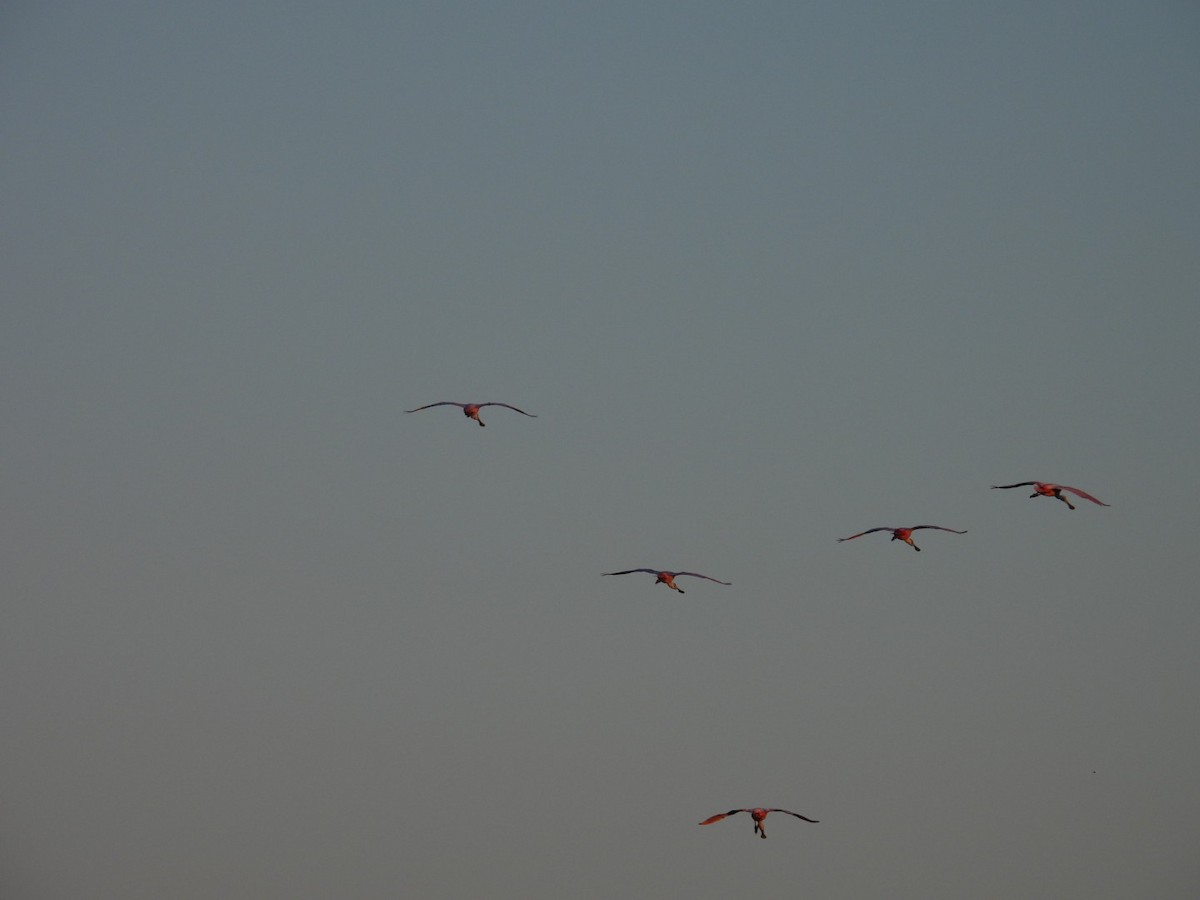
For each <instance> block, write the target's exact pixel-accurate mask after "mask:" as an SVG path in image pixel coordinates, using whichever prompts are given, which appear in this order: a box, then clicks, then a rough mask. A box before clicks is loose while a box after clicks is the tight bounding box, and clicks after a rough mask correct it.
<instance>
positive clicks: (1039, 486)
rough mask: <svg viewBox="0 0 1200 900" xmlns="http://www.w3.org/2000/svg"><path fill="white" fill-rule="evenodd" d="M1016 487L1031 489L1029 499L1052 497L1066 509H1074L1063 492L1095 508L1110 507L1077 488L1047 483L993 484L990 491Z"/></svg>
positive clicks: (1108, 504)
mask: <svg viewBox="0 0 1200 900" xmlns="http://www.w3.org/2000/svg"><path fill="white" fill-rule="evenodd" d="M1016 487H1032V488H1033V493H1032V494H1030V495H1029V499H1031V500H1032V499H1033V498H1034V497H1053V498H1054V499H1055V500H1061V501H1062V502H1063V503H1065V504H1067V508H1068V509H1074V508H1075V506H1074V504H1072V503H1071V501H1070V500H1068V499H1067V498H1066V497H1064V496H1063V495H1062V492H1063V491H1070V492H1071V493H1072V494H1076V495H1077V496H1080V497H1082V498H1083V499H1084V500H1091V501H1092V502H1093V503H1095V504H1096V505H1097V506H1111V505H1112V504H1110V503H1105V502H1103V501H1102V500H1097V499H1096V498H1095V497H1093V496H1092V495H1091V494H1089V493H1088V492H1087V491H1081V490H1080V489H1079V488H1073V487H1067V486H1066V485H1065V484H1051V483H1050V482H1048V481H1018V482H1017V483H1016V484H993V485H992V490H993V491H996V490H1001V491H1002V490H1006V489H1008V488H1016Z"/></svg>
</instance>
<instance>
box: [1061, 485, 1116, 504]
mask: <svg viewBox="0 0 1200 900" xmlns="http://www.w3.org/2000/svg"><path fill="white" fill-rule="evenodd" d="M1058 487H1059V489H1060V490H1064V491H1070V492H1071V493H1072V494H1078V495H1079V496H1080V497H1082V498H1083V499H1084V500H1091V501H1092V502H1093V503H1096V504H1098V505H1100V506H1111V505H1112V504H1111V503H1105V502H1104V501H1102V500H1097V499H1096V498H1095V497H1093V496H1092V495H1091V494H1089V493H1088V492H1087V491H1081V490H1080V489H1079V488H1073V487H1067V486H1066V485H1065V484H1060V485H1058Z"/></svg>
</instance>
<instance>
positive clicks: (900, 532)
mask: <svg viewBox="0 0 1200 900" xmlns="http://www.w3.org/2000/svg"><path fill="white" fill-rule="evenodd" d="M922 528H936V529H937V530H938V531H949V532H950V533H951V534H966V532H965V531H955V530H954V529H953V528H943V527H942V526H941V525H913V526H912V527H911V528H888V527H887V526H886V525H883V526H880V527H879V528H868V529H867V530H866V531H860V532H859V533H858V534H852V535H850V537H844V538H838V543H839V544H840V543H841V542H842V541H852V540H854V539H855V538H860V537H862V536H863V535H864V534H872V533H874V532H876V531H890V532H891V533H892V540H893V541H904V543H906V544H908V546H910V547H912V548H913V549H914V550H916V551H918V552H920V550H921V548H920V547H918V546H917V545H916V544H914V543H913V539H912V533H913V532H914V531H920V530H921V529H922Z"/></svg>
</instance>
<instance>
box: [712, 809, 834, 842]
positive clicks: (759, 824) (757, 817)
mask: <svg viewBox="0 0 1200 900" xmlns="http://www.w3.org/2000/svg"><path fill="white" fill-rule="evenodd" d="M740 812H744V813H750V818H752V819H753V820H754V833H755V834H757V835H758V836H759V837H760V838H764V839H765V838H766V836H767V830H766V829H765V828H763V820H764V819H765V818H766V817H767V816H768V815H770V814H771V813H773V812H781V813H787V814H788V815H789V816H795V817H796V818H797V819H803V820H804V821H805V822H812V823H813V824H814V825H815V824H817V821H818V820H817V819H810V818H809V817H808V816H802V815H800V813H794V812H792V811H791V810H790V809H764V808H763V807H761V806H756V807H754V808H753V809H731V810H730V811H729V812H727V813H717V814H716V815H715V816H709V817H708V818H707V819H705V820H704V821H703V822H701V823H700V824H701V825H711V824H712V823H713V822H720V821H721V820H722V819H724V818H725V817H726V816H732V815H734V814H735V813H740Z"/></svg>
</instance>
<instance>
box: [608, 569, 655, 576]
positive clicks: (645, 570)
mask: <svg viewBox="0 0 1200 900" xmlns="http://www.w3.org/2000/svg"><path fill="white" fill-rule="evenodd" d="M661 571H662V569H626V570H625V571H624V572H601V573H600V574H601V575H630V574H632V573H634V572H649V573H650V574H651V575H657V574H658V573H659V572H661Z"/></svg>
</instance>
